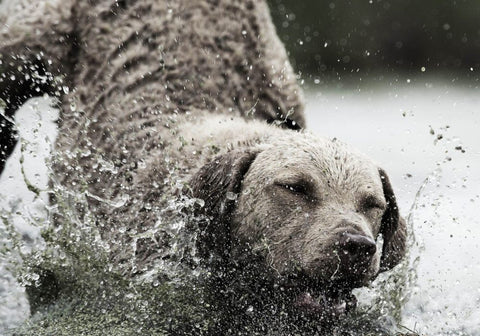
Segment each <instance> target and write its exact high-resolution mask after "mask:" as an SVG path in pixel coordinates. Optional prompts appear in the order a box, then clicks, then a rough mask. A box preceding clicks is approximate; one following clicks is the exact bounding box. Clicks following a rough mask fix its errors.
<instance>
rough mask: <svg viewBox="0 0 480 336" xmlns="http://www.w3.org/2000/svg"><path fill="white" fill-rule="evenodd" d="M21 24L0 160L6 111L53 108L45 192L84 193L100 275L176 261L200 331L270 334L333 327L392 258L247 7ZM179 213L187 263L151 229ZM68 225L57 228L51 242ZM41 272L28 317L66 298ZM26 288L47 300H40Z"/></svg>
mask: <svg viewBox="0 0 480 336" xmlns="http://www.w3.org/2000/svg"><path fill="white" fill-rule="evenodd" d="M36 10H37V11H38V12H39V13H37V14H41V15H38V16H37V17H36V18H35V19H29V20H25V21H27V22H20V23H21V24H19V23H17V24H14V23H13V22H12V27H10V29H9V30H8V31H6V32H4V33H3V36H2V40H1V45H0V47H1V55H2V64H1V70H2V75H1V76H2V81H1V82H0V86H1V90H0V98H2V99H3V100H4V101H5V102H6V109H5V111H6V117H3V118H4V119H5V120H4V122H2V133H1V134H2V137H3V138H2V146H3V148H2V155H3V157H0V160H1V161H2V162H4V160H5V158H6V156H8V153H9V152H10V151H11V149H12V148H13V144H14V142H15V136H14V130H13V126H12V125H13V124H12V120H11V117H12V116H13V114H14V111H15V110H16V109H17V108H18V106H19V105H21V104H22V103H23V102H24V101H25V100H26V99H28V98H30V97H32V96H35V95H39V94H44V93H49V94H51V95H54V96H58V97H59V100H60V107H61V118H60V122H59V127H60V135H59V138H58V140H57V143H56V146H55V151H56V156H55V159H54V163H53V171H54V175H53V176H54V178H53V180H54V181H55V183H57V184H58V185H60V186H61V190H63V193H64V194H65V190H66V191H68V192H67V194H68V195H70V194H71V193H74V194H76V195H83V196H84V199H85V203H83V204H78V203H77V204H73V205H72V207H73V208H74V209H75V211H74V213H75V215H76V216H78V219H77V220H78V222H79V223H82V225H87V224H88V225H89V227H90V228H94V229H95V230H98V235H99V236H98V237H99V238H98V237H97V238H96V239H99V240H100V241H102V246H106V247H105V251H106V254H107V260H108V264H109V265H114V266H112V267H113V268H114V269H115V272H116V273H115V274H121V276H122V277H124V278H125V279H133V280H132V281H137V279H139V278H142V279H143V278H144V276H145V275H146V274H149V275H150V276H152V274H156V272H158V268H157V266H158V264H159V263H163V262H166V260H178V262H179V263H180V264H183V265H188V267H191V268H192V269H195V270H196V271H198V270H199V269H202V270H203V271H201V272H199V274H200V275H199V277H200V278H201V280H200V283H201V284H202V286H203V288H204V294H203V295H204V297H205V302H207V304H208V307H209V311H210V312H211V313H210V316H209V317H208V318H207V317H205V318H204V320H207V319H212V321H211V322H210V323H208V327H205V330H204V332H205V333H207V334H218V333H228V332H229V330H230V331H231V330H234V329H236V328H240V329H238V330H242V332H245V333H254V332H257V333H262V330H265V328H266V326H267V325H269V326H270V327H272V326H274V325H276V327H275V328H276V330H277V331H276V332H277V334H281V333H285V332H287V331H288V330H301V329H302V328H303V326H305V325H308V327H306V328H304V329H305V330H307V329H308V330H316V328H317V327H318V325H320V324H322V323H321V321H330V320H331V319H332V318H335V317H338V316H341V315H343V314H345V313H346V312H347V311H348V310H349V309H352V308H353V307H354V306H355V298H354V297H353V295H352V294H351V290H352V289H353V288H356V287H360V286H363V285H365V284H367V283H369V282H370V281H371V280H373V279H374V278H375V277H376V276H377V274H378V273H379V272H381V271H385V270H388V269H390V268H392V267H393V266H395V265H396V264H397V263H398V262H399V261H400V259H401V258H402V256H403V254H404V250H405V239H406V228H405V222H404V221H403V219H402V218H401V216H400V215H399V211H398V208H397V203H396V201H395V196H394V193H393V190H392V187H391V185H390V182H389V180H388V177H387V175H386V173H385V172H384V171H383V170H382V169H381V168H379V167H378V166H377V165H375V164H374V163H373V162H372V161H371V160H369V159H368V158H366V157H364V156H363V155H361V154H359V153H357V152H356V151H355V150H353V149H351V148H349V147H348V146H347V145H345V144H342V143H340V142H339V141H335V140H327V139H323V138H320V137H316V136H314V135H312V134H310V133H309V132H308V131H305V120H304V116H303V112H302V110H303V105H302V98H301V94H300V89H299V87H298V86H297V84H296V80H295V76H294V75H293V72H292V69H291V67H290V65H289V63H288V60H287V57H286V53H285V50H284V48H283V46H282V45H281V43H280V42H279V40H278V37H277V36H276V35H275V31H274V28H273V26H272V23H271V19H270V17H269V14H268V9H267V7H266V5H265V3H263V1H248V0H246V1H241V2H238V1H233V0H211V1H209V0H202V1H200V0H199V1H186V0H185V1H175V2H169V1H151V0H130V1H129V0H122V1H113V0H104V1H67V2H62V3H61V6H60V7H48V6H47V7H45V8H41V10H42V12H40V9H38V7H36ZM7 20H8V19H7ZM56 196H57V197H56V200H57V202H58V200H59V199H62V195H56ZM179 199H180V200H193V206H192V207H184V208H182V209H181V211H179V212H178V213H176V215H179V214H181V215H182V216H184V215H185V216H186V218H187V219H186V220H185V222H186V224H185V223H184V224H182V225H184V230H183V231H182V232H188V234H189V236H190V237H193V238H192V241H193V245H192V246H191V249H190V250H189V253H191V257H189V258H187V257H186V256H185V255H184V254H182V255H181V256H178V255H175V253H176V252H175V251H177V253H178V249H177V250H175V248H176V245H175V243H174V242H173V243H172V241H174V240H175V239H176V236H178V235H172V234H171V233H169V232H170V231H169V230H170V229H171V227H169V228H170V229H169V230H167V228H166V227H167V226H166V225H167V224H164V223H165V221H166V219H168V218H170V217H169V216H170V213H171V212H172V211H170V210H169V211H170V212H168V211H167V212H165V211H166V210H165V209H172V203H171V201H172V200H179ZM62 204H63V203H62ZM173 212H174V211H173ZM69 214H70V212H68V213H61V211H60V213H59V214H57V216H56V224H55V225H56V227H57V228H58V227H66V226H67V222H68V221H69V220H71V217H70V216H69ZM92 218H93V219H92ZM182 218H183V217H182ZM182 223H183V222H182ZM57 231H58V230H57ZM80 231H81V230H80ZM379 237H382V239H383V247H382V249H381V250H380V249H379V247H378V246H377V245H378V244H377V241H378V239H379ZM65 241H67V243H66V244H67V245H68V246H70V247H71V243H68V239H66V240H65ZM69 244H70V245H69ZM73 244H74V243H73ZM67 250H68V251H71V249H70V248H67ZM167 250H168V251H169V252H165V251H167ZM182 251H183V252H185V250H182ZM192 251H193V252H192ZM183 252H182V253H183ZM72 258H73V257H72ZM87 259H88V258H87ZM82 260H83V259H82ZM79 262H80V261H79ZM43 274H47V275H48V277H47V276H46V277H45V278H48V279H47V280H48V281H47V280H45V281H43V282H42V281H38V282H37V283H36V284H35V285H34V286H31V289H30V293H33V292H35V295H33V294H31V295H30V299H31V302H32V305H33V306H35V307H41V306H46V305H52V304H55V300H57V299H58V298H59V297H62V295H63V296H65V297H68V295H69V294H68V293H67V291H66V290H63V292H62V290H60V289H61V288H70V287H69V286H67V285H62V283H61V282H62V277H61V276H58V275H55V270H48V272H44V273H43ZM153 278H155V279H158V278H162V277H161V276H158V275H154V276H153ZM52 279H53V280H52ZM155 281H157V280H155ZM52 282H53V283H55V284H56V285H55V286H52ZM42 286H45V288H48V291H49V292H51V291H55V290H57V291H58V293H57V294H55V295H48V298H47V297H46V296H45V295H43V294H42V291H41V290H40V291H39V290H38V288H41V287H42ZM87 287H88V286H78V288H82V289H81V290H80V289H78V288H77V289H75V293H76V295H77V294H78V293H82V291H84V290H85V291H86V290H87V289H86V288H87ZM55 288H56V289H55ZM50 294H51V293H50ZM80 297H82V296H81V295H80ZM87 297H88V298H89V299H88V300H91V299H92V297H91V295H85V300H87V299H86V298H87ZM148 300H150V301H152V302H157V301H159V300H161V298H159V297H155V295H153V294H151V297H149V299H148ZM202 302H203V301H202ZM212 316H215V317H214V318H212ZM146 321H150V322H149V323H148V324H149V325H153V324H154V322H152V321H154V319H153V318H151V320H148V318H147V320H146ZM144 322H145V321H144ZM95 325H96V326H97V329H98V330H102V329H103V328H105V326H104V325H102V322H101V321H100V320H99V321H97V322H96V324H95ZM172 328H173V327H172ZM167 329H168V328H167ZM174 329H175V328H173V329H172V330H174ZM58 332H59V334H61V332H60V331H58ZM197 332H199V331H198V330H197Z"/></svg>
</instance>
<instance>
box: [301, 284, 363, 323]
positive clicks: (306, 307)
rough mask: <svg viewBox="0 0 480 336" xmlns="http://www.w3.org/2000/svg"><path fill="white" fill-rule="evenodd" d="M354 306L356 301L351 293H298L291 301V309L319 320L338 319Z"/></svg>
mask: <svg viewBox="0 0 480 336" xmlns="http://www.w3.org/2000/svg"><path fill="white" fill-rule="evenodd" d="M356 306H357V299H356V297H355V296H354V295H353V294H352V293H351V291H349V292H330V291H326V292H322V293H312V292H309V291H305V292H301V293H299V294H298V295H297V296H296V297H295V299H294V301H293V308H294V309H295V310H297V311H298V312H299V313H301V314H302V315H305V316H308V317H310V318H315V319H320V320H328V319H335V318H339V317H341V316H343V315H345V314H346V313H348V312H349V311H351V310H353V309H355V307H356Z"/></svg>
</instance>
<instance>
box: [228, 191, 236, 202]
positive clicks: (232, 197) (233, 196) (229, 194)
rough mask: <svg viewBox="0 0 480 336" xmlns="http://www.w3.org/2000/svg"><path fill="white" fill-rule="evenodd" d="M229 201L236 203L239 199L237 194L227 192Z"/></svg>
mask: <svg viewBox="0 0 480 336" xmlns="http://www.w3.org/2000/svg"><path fill="white" fill-rule="evenodd" d="M227 199H229V200H231V201H235V200H236V199H237V194H235V193H233V192H231V191H228V192H227Z"/></svg>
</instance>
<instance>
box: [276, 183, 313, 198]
mask: <svg viewBox="0 0 480 336" xmlns="http://www.w3.org/2000/svg"><path fill="white" fill-rule="evenodd" d="M275 185H276V186H277V187H278V188H281V189H283V190H285V191H287V192H289V193H291V194H293V195H295V196H301V197H304V198H308V199H309V200H314V199H315V195H314V187H313V186H312V184H311V183H310V182H308V181H306V180H298V181H278V182H275Z"/></svg>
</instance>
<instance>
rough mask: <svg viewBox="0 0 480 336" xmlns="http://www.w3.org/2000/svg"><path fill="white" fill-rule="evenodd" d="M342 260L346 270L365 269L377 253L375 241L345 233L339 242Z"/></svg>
mask: <svg viewBox="0 0 480 336" xmlns="http://www.w3.org/2000/svg"><path fill="white" fill-rule="evenodd" d="M339 248H340V249H339V252H340V253H339V254H340V260H341V261H342V264H343V266H344V267H345V268H353V269H357V268H358V269H359V270H360V269H363V268H364V267H365V266H366V265H368V264H369V263H370V261H371V260H372V258H373V255H374V254H375V252H376V251H377V245H376V244H375V241H374V240H373V239H372V238H370V237H367V236H364V235H361V234H358V233H349V232H344V233H343V234H342V236H341V237H340V242H339Z"/></svg>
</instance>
